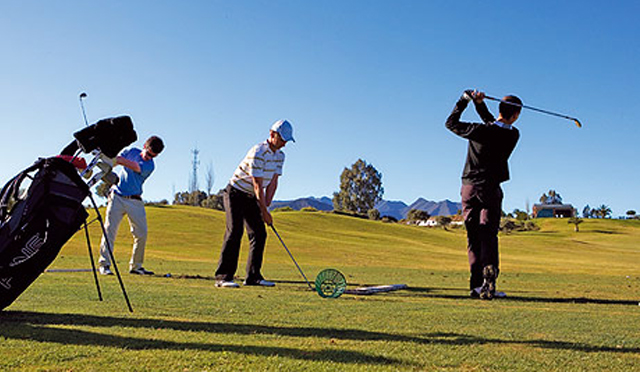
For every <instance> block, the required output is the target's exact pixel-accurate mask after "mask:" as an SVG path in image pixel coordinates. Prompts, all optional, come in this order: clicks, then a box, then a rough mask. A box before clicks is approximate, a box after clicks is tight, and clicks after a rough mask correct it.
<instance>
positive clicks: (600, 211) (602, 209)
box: [596, 204, 611, 218]
mask: <svg viewBox="0 0 640 372" xmlns="http://www.w3.org/2000/svg"><path fill="white" fill-rule="evenodd" d="M596 215H597V216H598V217H600V218H607V217H609V216H610V215H611V208H609V207H607V206H606V205H604V204H602V205H601V206H599V207H598V208H597V209H596Z"/></svg>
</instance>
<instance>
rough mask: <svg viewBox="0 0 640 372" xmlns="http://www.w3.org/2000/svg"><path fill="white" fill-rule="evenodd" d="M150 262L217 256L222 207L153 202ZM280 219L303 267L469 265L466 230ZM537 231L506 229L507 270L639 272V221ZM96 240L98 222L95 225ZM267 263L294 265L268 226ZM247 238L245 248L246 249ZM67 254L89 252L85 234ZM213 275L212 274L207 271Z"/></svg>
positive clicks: (119, 249)
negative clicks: (517, 231) (578, 230)
mask: <svg viewBox="0 0 640 372" xmlns="http://www.w3.org/2000/svg"><path fill="white" fill-rule="evenodd" d="M147 213H148V219H149V231H150V232H149V241H148V245H147V252H146V255H147V258H148V259H150V260H179V261H194V262H207V263H210V264H211V265H213V264H214V262H215V261H217V255H218V254H219V251H220V246H221V244H222V238H223V235H224V213H223V212H220V211H215V210H210V209H203V208H195V207H184V206H182V207H175V206H169V207H148V208H147ZM274 221H275V225H276V227H277V229H278V231H279V232H280V234H281V236H282V238H283V239H284V240H285V242H286V244H287V245H288V247H289V248H290V249H291V250H292V253H293V254H294V255H295V256H296V257H297V258H298V259H299V261H300V262H301V264H302V265H303V266H307V267H309V266H312V267H318V268H320V267H325V266H329V267H333V266H335V267H343V268H344V267H397V268H411V269H440V270H454V271H462V272H464V271H465V270H466V250H465V247H466V235H465V231H464V230H462V229H459V230H451V231H444V230H442V229H434V228H425V227H416V226H406V225H401V224H386V223H383V222H379V221H370V220H365V219H358V218H352V217H346V216H341V215H335V214H331V213H324V212H276V213H274ZM536 223H537V224H538V225H539V226H540V227H541V229H540V231H535V232H522V233H512V234H510V235H503V234H501V237H500V243H501V260H502V264H503V268H504V272H508V271H512V272H515V271H518V272H538V273H540V272H549V271H553V272H559V273H569V272H572V273H586V274H588V273H592V272H593V270H595V269H596V268H600V269H599V270H601V269H602V268H606V271H607V272H611V273H612V274H616V275H630V274H633V273H637V272H638V267H637V263H638V262H640V248H639V247H638V244H637V242H638V241H639V240H640V221H623V220H594V219H590V220H585V222H584V223H583V224H581V225H580V232H579V233H575V232H574V231H573V225H570V224H568V223H567V222H566V220H562V219H541V220H537V221H536ZM90 230H91V236H92V240H93V241H94V245H97V244H98V243H99V237H100V234H99V228H98V226H97V224H93V225H92V226H91V227H90ZM268 232H269V239H268V242H267V253H266V257H267V258H266V262H267V265H269V264H284V265H289V264H290V259H289V257H288V256H287V254H286V252H284V250H283V249H282V247H281V246H280V244H279V242H278V240H277V239H275V237H274V236H273V234H272V232H271V231H270V230H269V231H268ZM130 244H131V238H130V236H129V232H128V226H127V223H126V222H123V225H122V226H121V228H120V232H119V236H118V240H117V242H116V248H115V249H116V254H117V255H119V257H121V258H123V259H124V258H128V254H129V252H130ZM246 246H247V239H246V238H244V239H243V250H242V252H243V253H242V254H243V255H246ZM63 254H67V255H68V254H73V255H86V243H85V241H84V237H83V236H82V235H81V234H76V235H75V236H74V238H73V239H72V240H71V241H70V242H69V243H68V244H67V246H65V247H64V249H63ZM241 262H242V261H241ZM209 274H210V273H209Z"/></svg>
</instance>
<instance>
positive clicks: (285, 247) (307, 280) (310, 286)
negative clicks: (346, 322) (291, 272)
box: [269, 225, 315, 290]
mask: <svg viewBox="0 0 640 372" xmlns="http://www.w3.org/2000/svg"><path fill="white" fill-rule="evenodd" d="M269 226H271V229H272V230H273V232H274V233H276V236H277V237H278V239H279V240H280V243H282V246H283V247H284V249H285V250H286V251H287V253H289V257H291V260H292V261H293V263H294V264H296V267H297V268H298V271H299V272H300V275H302V277H303V278H304V281H305V282H307V285H308V286H309V288H311V289H312V290H313V289H315V288H314V287H313V286H312V285H311V283H309V279H307V276H306V275H304V273H303V272H302V269H301V268H300V265H298V263H297V262H296V259H295V258H293V255H292V254H291V252H290V251H289V248H287V245H286V244H284V241H283V240H282V238H281V237H280V234H278V232H277V231H276V227H275V226H273V225H269Z"/></svg>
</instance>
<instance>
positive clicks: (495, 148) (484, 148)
mask: <svg viewBox="0 0 640 372" xmlns="http://www.w3.org/2000/svg"><path fill="white" fill-rule="evenodd" d="M468 104H469V103H468V101H466V100H464V99H460V100H459V101H458V102H457V103H456V106H455V108H454V109H453V111H452V112H451V115H449V117H448V118H447V122H446V126H447V128H448V129H449V130H451V131H452V132H453V133H455V134H457V135H459V136H460V137H462V138H466V139H467V140H469V148H468V151H467V161H466V163H465V165H464V171H463V172H462V183H463V184H465V185H469V184H471V185H487V186H497V185H500V183H502V182H504V181H507V180H508V179H509V163H508V161H509V156H511V153H512V152H513V149H514V148H515V147H516V144H517V143H518V139H519V138H520V132H519V131H518V129H517V128H516V127H511V129H507V128H502V127H500V126H498V125H495V124H494V122H495V118H494V117H493V115H492V114H491V113H490V112H489V109H488V108H487V105H486V104H485V103H484V102H482V103H480V104H476V105H475V106H476V111H477V112H478V114H479V115H480V118H481V119H482V121H483V122H484V123H466V122H462V121H460V116H461V115H462V112H463V111H464V110H465V109H466V108H467V105H468Z"/></svg>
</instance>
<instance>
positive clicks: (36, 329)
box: [0, 311, 640, 365]
mask: <svg viewBox="0 0 640 372" xmlns="http://www.w3.org/2000/svg"><path fill="white" fill-rule="evenodd" d="M0 322H1V323H2V328H0V336H2V337H4V338H7V339H19V340H33V341H39V342H53V343H59V344H65V345H66V344H72V345H95V346H107V347H117V348H126V349H133V350H142V349H168V350H185V349H190V350H202V351H213V352H218V351H231V352H235V353H240V354H248V355H257V356H274V355H278V356H282V357H288V358H293V359H300V360H314V361H318V360H320V361H330V362H336V363H351V364H381V365H392V364H397V365H400V364H404V365H406V364H407V363H408V362H407V361H401V360H399V359H394V358H388V357H383V356H372V355H367V354H364V353H360V352H357V351H347V350H339V349H335V348H332V349H323V350H319V351H314V350H300V349H293V348H286V347H269V346H248V345H220V344H214V343H193V342H173V341H166V340H158V339H155V340H154V339H144V338H136V337H126V336H116V335H108V334H103V333H95V332H88V331H84V330H79V329H68V328H66V329H65V328H59V326H66V327H69V326H72V327H77V326H89V327H103V328H111V327H132V328H145V329H149V331H150V332H151V333H153V331H156V330H158V329H169V330H174V331H184V332H205V333H211V334H237V335H254V336H255V335H276V336H284V337H313V338H325V339H328V340H350V341H382V342H409V343H416V344H426V345H429V344H432V345H451V346H461V345H484V344H495V345H528V346H532V347H539V348H545V349H559V350H572V351H576V350H577V351H583V352H594V353H600V352H611V353H634V354H635V353H640V348H624V347H609V346H593V345H588V344H582V343H574V342H565V341H553V340H503V339H498V338H486V337H478V336H473V335H466V334H459V333H427V334H424V335H419V336H410V335H402V334H394V333H384V332H372V331H365V330H359V329H337V328H317V327H276V326H265V325H258V324H228V323H209V322H188V321H174V320H162V319H136V318H119V317H109V316H95V315H82V314H52V313H36V312H26V311H7V312H0Z"/></svg>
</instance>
